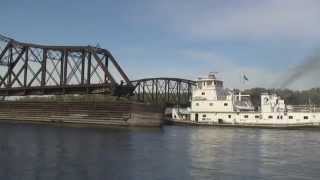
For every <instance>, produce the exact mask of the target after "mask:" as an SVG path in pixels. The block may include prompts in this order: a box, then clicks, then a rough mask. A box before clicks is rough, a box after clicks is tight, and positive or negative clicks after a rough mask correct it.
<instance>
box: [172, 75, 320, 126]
mask: <svg viewBox="0 0 320 180" xmlns="http://www.w3.org/2000/svg"><path fill="white" fill-rule="evenodd" d="M260 99H261V105H260V107H259V108H256V109H255V107H254V106H253V105H252V103H251V100H250V96H249V95H243V94H241V92H234V91H231V90H229V89H224V87H223V81H221V80H218V79H216V77H215V75H214V74H209V76H208V77H207V78H199V79H198V80H197V81H196V86H195V87H194V88H193V91H192V99H191V107H190V108H186V109H181V108H172V109H171V110H170V112H171V118H172V119H173V121H184V122H186V121H190V122H192V123H196V124H197V123H198V124H226V125H227V124H228V125H256V126H271V127H287V126H288V127H289V126H319V125H320V112H317V111H316V108H311V107H305V108H302V109H301V108H300V110H297V109H296V108H294V106H288V105H286V104H285V102H284V100H282V99H281V98H280V97H279V96H277V95H275V94H268V93H264V94H261V96H260Z"/></svg>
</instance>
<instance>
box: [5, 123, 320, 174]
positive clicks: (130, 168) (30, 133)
mask: <svg viewBox="0 0 320 180" xmlns="http://www.w3.org/2000/svg"><path fill="white" fill-rule="evenodd" d="M319 158H320V131H309V130H264V129H232V128H230V129H229V128H193V127H175V126H167V127H164V128H162V129H110V128H108V129H93V128H62V127H49V126H43V125H22V124H0V167H1V168H0V179H5V180H18V179H23V180H35V179H45V180H50V179H59V180H64V179H65V180H82V179H99V180H100V179H136V180H143V179H145V180H151V179H163V180H168V179H177V180H188V179H319V177H320V159H319Z"/></svg>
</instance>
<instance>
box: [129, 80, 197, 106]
mask: <svg viewBox="0 0 320 180" xmlns="http://www.w3.org/2000/svg"><path fill="white" fill-rule="evenodd" d="M132 84H133V85H135V86H136V88H135V92H134V94H135V98H136V100H137V101H139V102H147V103H152V104H157V105H165V106H172V105H180V106H188V105H189V103H190V98H191V96H192V94H191V92H192V86H193V85H194V84H195V82H194V81H191V80H187V79H179V78H146V79H140V80H136V81H132Z"/></svg>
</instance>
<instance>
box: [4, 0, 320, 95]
mask: <svg viewBox="0 0 320 180" xmlns="http://www.w3.org/2000/svg"><path fill="white" fill-rule="evenodd" d="M319 19H320V1H318V0H259V1H256V0H241V1H239V0H114V1H111V0H90V1H88V0H68V1H66V0H54V1H53V0H52V1H49V0H2V2H1V6H0V22H1V25H0V34H4V35H6V36H9V37H11V38H14V39H16V40H18V41H22V42H32V43H40V44H48V45H96V44H99V45H100V47H102V48H105V49H108V50H109V51H111V53H112V54H113V55H114V56H115V57H116V59H117V61H118V63H119V64H120V65H121V66H122V68H123V69H124V70H125V72H126V73H127V74H128V76H129V78H130V79H132V80H133V79H139V78H146V77H180V78H186V79H196V78H197V77H200V76H206V75H207V74H208V73H209V72H218V74H217V76H218V77H219V78H220V79H223V80H225V85H226V86H227V87H228V88H250V87H267V88H270V87H274V88H277V87H279V85H280V84H281V81H283V79H285V77H286V76H288V74H290V73H291V72H292V71H294V69H296V68H297V66H299V64H302V63H303V62H304V61H305V59H306V58H307V57H309V56H312V55H314V54H316V53H317V51H318V50H319V48H320V21H319ZM314 69H315V70H313V72H308V73H306V74H305V75H304V76H301V77H299V78H298V79H297V80H296V81H295V82H293V83H292V84H290V86H289V87H288V88H293V89H308V88H312V87H319V86H320V82H319V81H318V80H317V75H318V74H320V67H319V68H314ZM317 69H319V71H318V70H317ZM242 74H246V76H247V77H248V78H249V81H248V82H246V83H245V84H243V83H242V82H243V81H242V80H241V76H242Z"/></svg>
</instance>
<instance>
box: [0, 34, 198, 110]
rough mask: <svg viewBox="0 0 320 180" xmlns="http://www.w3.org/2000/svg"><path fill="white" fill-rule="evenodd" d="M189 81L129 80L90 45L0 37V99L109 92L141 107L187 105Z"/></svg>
mask: <svg viewBox="0 0 320 180" xmlns="http://www.w3.org/2000/svg"><path fill="white" fill-rule="evenodd" d="M193 84H194V82H193V81H190V80H186V79H179V78H149V79H140V80H135V81H130V80H129V78H128V76H127V75H126V73H125V72H124V71H123V69H122V68H121V67H120V65H119V64H118V63H117V61H116V60H115V58H114V57H113V55H112V54H111V53H110V52H109V51H108V50H106V49H102V48H97V47H93V46H47V45H39V44H31V43H23V42H19V41H16V40H14V39H11V38H8V37H5V36H2V35H0V96H24V95H61V94H91V93H113V94H114V95H118V96H120V95H130V94H131V95H132V92H133V91H134V97H135V99H136V100H137V101H139V102H146V103H152V104H158V105H168V104H169V105H186V104H188V103H189V99H190V97H191V89H192V85H193Z"/></svg>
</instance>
